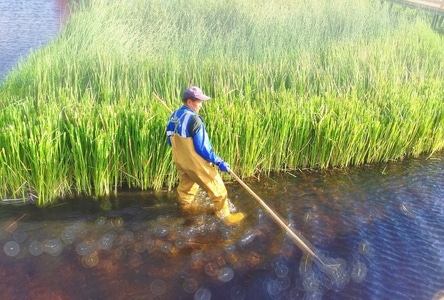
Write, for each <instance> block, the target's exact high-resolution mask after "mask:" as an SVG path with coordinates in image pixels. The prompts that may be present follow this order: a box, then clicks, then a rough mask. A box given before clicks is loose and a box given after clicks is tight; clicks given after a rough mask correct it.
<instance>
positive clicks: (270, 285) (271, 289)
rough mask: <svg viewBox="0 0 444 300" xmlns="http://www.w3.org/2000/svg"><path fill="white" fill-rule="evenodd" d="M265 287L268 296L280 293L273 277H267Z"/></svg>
mask: <svg viewBox="0 0 444 300" xmlns="http://www.w3.org/2000/svg"><path fill="white" fill-rule="evenodd" d="M264 284H265V289H266V290H267V292H268V294H269V295H270V296H277V295H279V294H280V293H281V289H280V286H279V283H278V282H277V281H276V280H274V279H269V280H266V281H265V282H264Z"/></svg>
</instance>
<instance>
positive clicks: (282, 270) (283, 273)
mask: <svg viewBox="0 0 444 300" xmlns="http://www.w3.org/2000/svg"><path fill="white" fill-rule="evenodd" d="M274 273H275V274H276V276H277V277H287V275H288V267H287V266H286V265H282V264H280V265H278V266H276V267H275V268H274Z"/></svg>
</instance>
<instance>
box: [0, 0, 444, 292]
mask: <svg viewBox="0 0 444 300" xmlns="http://www.w3.org/2000/svg"><path fill="white" fill-rule="evenodd" d="M66 2H67V1H56V0H54V1H51V0H41V1H38V0H26V1H25V0H2V1H1V2H0V80H1V79H2V78H3V77H4V76H5V75H6V74H7V73H8V72H9V70H11V68H13V67H14V66H15V65H16V64H17V62H18V60H19V58H20V57H26V55H27V53H29V51H30V50H31V49H36V48H38V47H40V46H42V45H45V44H46V43H48V42H49V41H50V40H51V39H52V38H54V37H55V36H56V35H57V33H58V32H59V30H60V28H61V26H62V24H63V19H64V12H65V8H66V5H67V4H66ZM443 170H444V153H439V154H436V155H435V156H433V157H431V158H429V159H426V158H425V157H423V158H420V159H410V160H406V161H404V162H394V163H389V164H381V165H373V166H371V167H360V168H353V169H348V170H344V171H339V170H336V171H329V172H314V171H312V172H297V173H292V174H290V173H286V174H281V175H275V176H273V177H272V178H262V179H261V182H255V181H248V182H247V184H248V185H249V186H250V187H251V188H252V189H253V190H254V191H255V192H256V193H257V194H258V195H260V196H261V198H262V199H263V200H264V201H265V202H266V203H268V204H269V205H270V206H271V207H272V208H273V209H275V210H276V211H277V212H278V213H279V214H280V215H281V216H283V217H284V218H285V219H287V220H288V221H289V226H290V227H291V228H293V229H294V230H297V231H298V233H299V234H302V235H303V236H304V237H305V238H306V239H307V240H308V241H310V242H311V243H312V244H313V245H314V247H315V248H316V250H317V251H318V252H317V253H318V254H319V255H320V256H321V257H322V258H323V260H325V261H327V262H328V263H335V264H337V265H338V266H339V267H338V268H335V269H331V268H325V267H324V266H322V265H319V263H316V262H314V261H313V260H312V259H311V257H310V256H308V255H305V254H303V253H302V252H301V250H300V249H299V248H298V247H297V246H296V245H295V244H294V243H293V242H292V240H291V238H290V237H289V236H288V235H286V234H285V233H284V232H283V231H282V229H280V228H279V227H278V226H277V225H276V224H275V223H274V221H273V220H272V219H271V218H269V217H268V216H267V214H266V213H264V211H263V210H262V209H261V207H260V206H259V205H258V204H257V203H256V201H255V200H254V199H253V198H252V197H251V196H250V195H249V194H248V193H247V192H246V191H245V190H244V189H242V187H240V186H238V185H237V184H229V185H228V186H227V187H228V190H229V193H230V197H231V199H232V202H233V203H234V204H235V205H236V206H237V208H238V209H239V210H242V211H244V212H247V213H248V216H247V219H246V221H245V222H244V223H243V224H242V226H241V227H239V228H228V227H226V226H225V225H224V224H223V223H220V222H218V220H217V219H216V218H215V217H214V216H211V215H203V216H184V215H181V214H180V212H179V210H178V208H177V205H176V203H175V201H176V198H175V194H174V193H167V192H164V193H152V192H145V193H139V192H135V191H131V192H124V191H122V192H121V193H120V194H119V197H118V198H115V199H109V200H105V201H102V202H99V201H96V200H93V199H88V198H82V199H73V200H71V201H66V202H63V203H60V204H58V205H55V206H53V207H49V208H46V209H37V208H35V207H34V206H31V205H27V206H13V205H2V206H1V207H0V246H2V247H3V251H0V298H1V299H57V298H60V299H224V300H225V299H233V300H241V299H255V300H261V299H442V297H444V239H443V236H444V184H443V183H444V171H443ZM10 274H14V276H11V275H10Z"/></svg>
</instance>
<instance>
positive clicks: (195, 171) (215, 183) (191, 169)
mask: <svg viewBox="0 0 444 300" xmlns="http://www.w3.org/2000/svg"><path fill="white" fill-rule="evenodd" d="M209 99H211V98H210V97H208V96H207V95H205V94H204V93H203V92H202V90H201V89H200V88H198V87H196V86H191V87H189V88H188V89H186V90H185V91H184V92H183V94H182V101H183V104H184V105H183V106H182V107H181V108H179V109H178V110H176V111H175V112H173V113H172V115H171V116H170V119H169V121H168V124H167V129H166V130H167V137H168V144H169V145H170V146H172V147H173V157H174V162H175V164H176V168H177V171H178V174H179V186H178V188H177V191H178V193H179V203H180V206H181V208H182V210H183V211H185V212H193V211H195V210H196V209H198V204H197V203H196V202H195V201H194V197H195V195H196V193H197V191H198V189H199V186H200V187H201V188H202V189H204V190H205V191H206V192H207V193H208V195H209V196H210V198H211V200H212V202H213V204H214V211H215V214H216V216H217V217H218V218H220V219H221V220H222V221H223V222H224V223H225V224H227V225H236V224H238V223H239V222H240V221H242V219H243V218H244V217H245V215H244V214H243V213H241V212H238V213H231V211H230V205H229V200H228V198H227V189H226V188H225V184H224V182H223V181H222V177H221V176H220V174H219V173H218V172H217V170H216V169H215V168H214V167H213V165H216V166H218V167H219V169H220V170H221V171H222V172H226V173H230V165H229V164H228V163H226V162H225V161H224V160H223V159H222V158H220V157H219V156H218V155H217V154H216V153H215V152H214V150H213V147H212V145H211V143H210V140H209V138H208V134H207V131H206V129H205V125H204V122H203V119H202V117H201V116H200V115H199V110H200V109H201V108H202V103H203V102H205V101H207V100H209Z"/></svg>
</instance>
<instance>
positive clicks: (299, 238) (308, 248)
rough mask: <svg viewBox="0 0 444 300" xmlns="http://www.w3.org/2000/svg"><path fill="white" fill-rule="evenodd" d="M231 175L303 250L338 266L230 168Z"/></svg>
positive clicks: (318, 259) (322, 262) (317, 258)
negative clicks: (315, 248)
mask: <svg viewBox="0 0 444 300" xmlns="http://www.w3.org/2000/svg"><path fill="white" fill-rule="evenodd" d="M230 174H231V176H233V177H234V179H236V181H237V182H239V184H240V185H241V186H242V187H243V188H244V189H245V190H246V191H247V192H248V193H250V195H251V196H253V197H254V199H256V200H257V201H258V202H259V204H260V205H261V206H262V207H263V208H264V209H265V210H266V211H267V212H268V213H269V214H270V216H271V217H272V218H273V219H274V220H275V221H276V223H278V225H279V226H280V227H281V228H282V229H284V230H285V231H286V232H287V233H288V234H289V235H290V236H291V237H292V239H293V241H294V242H295V243H296V245H297V246H299V248H300V249H301V250H302V251H305V252H306V253H308V254H309V255H310V256H312V257H313V258H314V259H316V260H317V261H318V262H319V263H321V264H322V265H323V266H324V267H332V268H335V267H337V266H336V265H327V264H326V263H324V261H323V260H322V259H321V258H320V257H319V256H318V255H317V254H316V252H315V250H314V249H313V246H311V245H309V244H308V243H307V242H304V241H303V237H302V236H299V235H298V234H297V233H296V232H294V231H293V230H292V229H291V228H290V227H288V225H287V224H286V223H285V222H284V220H283V219H282V218H281V217H280V216H279V215H278V214H277V213H276V212H274V210H273V209H271V207H269V206H268V205H267V204H266V203H265V202H264V201H263V200H262V199H261V198H260V197H259V196H258V195H257V194H256V193H255V192H254V191H253V190H252V189H251V188H250V187H249V186H248V185H247V184H246V183H245V182H243V181H242V179H240V178H239V176H237V175H236V174H235V173H234V172H233V171H232V170H230Z"/></svg>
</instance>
